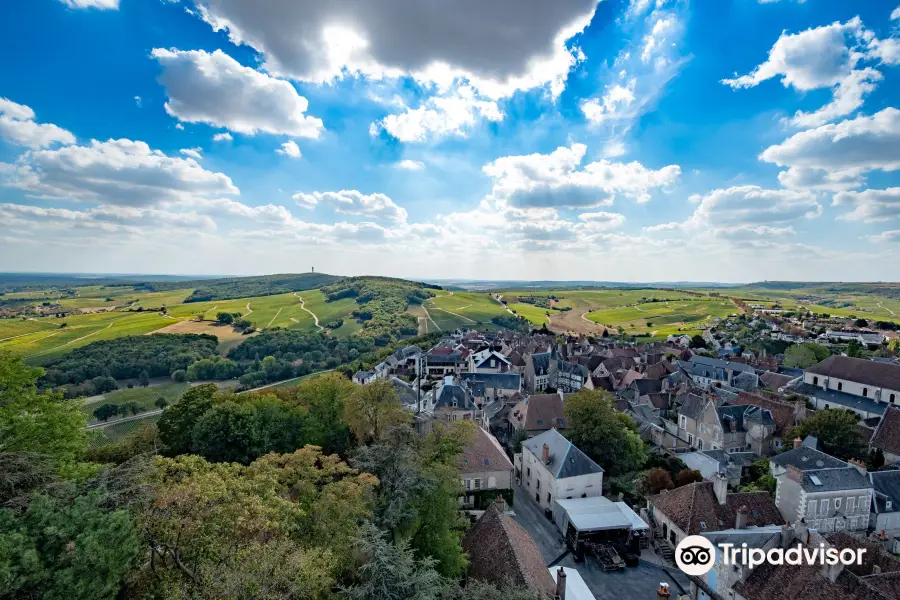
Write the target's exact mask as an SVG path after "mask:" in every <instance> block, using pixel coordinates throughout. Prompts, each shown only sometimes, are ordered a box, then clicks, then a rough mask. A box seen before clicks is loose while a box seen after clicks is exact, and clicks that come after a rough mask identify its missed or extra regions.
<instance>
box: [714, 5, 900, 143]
mask: <svg viewBox="0 0 900 600" xmlns="http://www.w3.org/2000/svg"><path fill="white" fill-rule="evenodd" d="M895 41H896V40H892V39H888V40H879V39H877V38H876V37H875V34H873V33H872V32H871V31H869V30H867V29H866V28H865V27H864V26H863V23H862V21H861V20H860V18H859V17H854V18H853V19H850V20H849V21H847V22H846V23H841V22H839V21H836V22H834V23H832V24H830V25H823V26H821V27H815V28H810V29H807V30H805V31H802V32H800V33H794V34H789V33H786V32H783V33H782V34H781V36H780V37H779V38H778V40H777V41H776V42H775V44H774V45H773V46H772V48H771V50H769V56H768V59H767V60H766V61H765V62H764V63H762V64H760V65H759V66H757V67H756V68H755V69H753V71H751V72H750V73H749V74H747V75H742V76H740V77H738V76H737V74H735V77H734V78H731V79H723V80H722V83H724V84H725V85H728V86H730V87H732V88H734V89H740V88H748V87H754V86H757V85H759V84H760V83H762V82H764V81H767V80H769V79H773V78H776V77H778V78H780V79H781V83H782V85H784V87H793V88H794V89H796V90H798V91H801V92H807V91H811V90H817V89H823V88H832V90H833V99H832V101H831V102H830V103H828V104H826V105H825V106H823V107H821V108H819V109H818V110H815V111H812V112H804V111H797V112H796V113H795V114H794V116H793V117H792V118H790V119H787V122H788V123H789V124H791V125H794V126H797V127H814V126H817V125H822V124H824V123H828V122H829V121H833V120H834V119H837V118H839V117H843V116H846V115H849V114H851V113H853V112H854V111H856V110H857V109H858V108H860V107H861V106H862V105H863V102H864V100H865V97H866V96H867V95H868V94H870V93H871V92H872V91H874V90H875V88H876V87H877V85H878V82H880V81H881V80H882V74H881V73H880V72H879V71H877V70H876V69H874V68H872V67H865V68H857V67H858V66H859V63H860V62H862V61H866V60H870V61H871V60H878V61H880V62H881V64H886V65H889V64H896V63H897V62H900V48H897V50H898V52H897V55H896V60H895V56H894V47H893V43H894V42H895Z"/></svg>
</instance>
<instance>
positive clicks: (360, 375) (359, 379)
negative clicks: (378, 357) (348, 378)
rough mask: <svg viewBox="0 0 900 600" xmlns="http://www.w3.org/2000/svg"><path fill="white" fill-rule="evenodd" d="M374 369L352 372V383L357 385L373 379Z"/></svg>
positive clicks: (374, 377)
mask: <svg viewBox="0 0 900 600" xmlns="http://www.w3.org/2000/svg"><path fill="white" fill-rule="evenodd" d="M375 379H376V375H375V371H357V372H356V373H354V374H353V383H355V384H357V385H366V384H367V383H372V382H373V381H375Z"/></svg>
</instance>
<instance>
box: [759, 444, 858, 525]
mask: <svg viewBox="0 0 900 600" xmlns="http://www.w3.org/2000/svg"><path fill="white" fill-rule="evenodd" d="M769 464H770V467H771V471H772V475H773V476H774V477H775V480H776V482H777V483H776V487H775V505H776V506H777V507H778V510H779V511H780V512H781V515H782V516H783V517H784V519H785V520H786V521H790V522H791V523H796V522H798V521H800V520H801V519H805V520H806V522H807V523H808V524H809V526H810V527H812V528H814V529H817V530H819V531H821V532H831V531H843V530H847V531H865V530H866V529H867V528H868V526H869V512H870V507H871V504H872V495H873V492H872V489H873V485H872V483H871V482H870V481H869V478H868V476H867V473H866V468H865V466H864V465H863V464H861V463H858V462H853V463H846V462H844V461H842V460H840V459H837V458H835V457H833V456H829V455H827V454H825V453H824V452H821V451H819V450H814V449H813V448H809V447H805V446H801V445H800V444H799V442H795V448H794V449H793V450H789V451H787V452H784V453H783V454H779V455H777V456H773V457H772V458H770V459H769Z"/></svg>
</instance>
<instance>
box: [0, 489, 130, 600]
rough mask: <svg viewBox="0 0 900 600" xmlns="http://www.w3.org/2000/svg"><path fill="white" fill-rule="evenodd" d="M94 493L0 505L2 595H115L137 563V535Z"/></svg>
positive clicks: (54, 598)
mask: <svg viewBox="0 0 900 600" xmlns="http://www.w3.org/2000/svg"><path fill="white" fill-rule="evenodd" d="M101 502H102V497H101V495H100V494H99V493H97V492H91V493H89V494H86V495H78V496H76V497H74V499H71V500H68V499H65V498H61V499H59V498H53V497H51V496H48V495H44V494H41V495H38V496H36V497H34V498H33V499H32V500H31V501H30V502H29V504H28V507H27V509H25V510H24V511H21V512H20V511H18V510H15V509H0V597H3V598H47V599H48V600H82V599H83V600H94V599H109V600H113V599H114V598H116V597H117V596H118V594H119V593H120V591H121V589H122V587H123V585H124V583H125V581H126V578H127V577H128V576H129V574H130V573H131V572H132V571H133V570H134V569H135V568H136V567H137V565H138V564H139V558H140V550H141V547H140V540H139V537H138V533H137V530H136V528H135V526H134V523H133V522H132V520H131V517H130V516H129V514H128V512H127V511H125V510H113V511H109V510H107V509H105V508H102V507H101Z"/></svg>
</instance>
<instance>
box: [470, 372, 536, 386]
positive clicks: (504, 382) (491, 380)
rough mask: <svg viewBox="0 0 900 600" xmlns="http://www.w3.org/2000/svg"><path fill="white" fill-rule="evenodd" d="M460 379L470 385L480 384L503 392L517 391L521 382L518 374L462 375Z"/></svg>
mask: <svg viewBox="0 0 900 600" xmlns="http://www.w3.org/2000/svg"><path fill="white" fill-rule="evenodd" d="M460 378H461V379H462V380H463V381H467V382H469V383H470V384H471V383H474V382H480V383H482V384H484V387H489V388H499V389H503V390H518V389H520V388H521V382H522V377H521V376H520V375H519V374H518V373H462V374H460Z"/></svg>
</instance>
